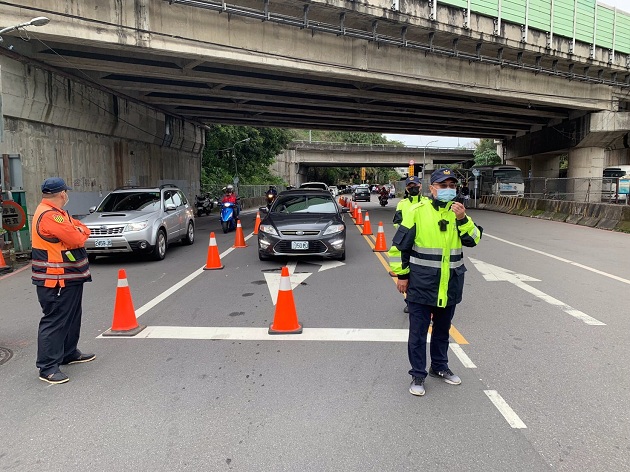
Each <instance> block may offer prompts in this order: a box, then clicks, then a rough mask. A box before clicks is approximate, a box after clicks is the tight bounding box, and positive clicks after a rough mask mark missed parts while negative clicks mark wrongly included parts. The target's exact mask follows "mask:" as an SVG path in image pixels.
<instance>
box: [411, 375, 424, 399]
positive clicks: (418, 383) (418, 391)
mask: <svg viewBox="0 0 630 472" xmlns="http://www.w3.org/2000/svg"><path fill="white" fill-rule="evenodd" d="M409 393H411V394H412V395H416V396H417V397H421V396H422V395H424V393H425V391H424V377H413V379H412V380H411V385H409Z"/></svg>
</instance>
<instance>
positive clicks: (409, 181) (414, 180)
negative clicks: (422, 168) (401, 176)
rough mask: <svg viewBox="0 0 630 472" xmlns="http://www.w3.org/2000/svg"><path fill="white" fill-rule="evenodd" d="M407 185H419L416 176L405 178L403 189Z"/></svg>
mask: <svg viewBox="0 0 630 472" xmlns="http://www.w3.org/2000/svg"><path fill="white" fill-rule="evenodd" d="M409 184H416V185H420V179H419V178H418V176H416V175H411V176H409V177H407V180H405V187H406V186H407V185H409Z"/></svg>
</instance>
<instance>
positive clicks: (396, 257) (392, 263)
mask: <svg viewBox="0 0 630 472" xmlns="http://www.w3.org/2000/svg"><path fill="white" fill-rule="evenodd" d="M424 198H426V197H423V196H421V195H418V196H415V197H407V198H402V199H401V200H400V201H399V202H398V205H396V212H395V213H394V220H393V223H394V228H396V229H398V226H400V223H401V222H402V221H403V219H404V218H405V215H406V214H407V212H408V211H409V209H410V208H411V207H412V206H413V205H414V204H416V203H418V202H419V201H420V200H422V199H424ZM387 258H388V259H389V270H390V271H391V272H393V273H394V274H396V275H398V274H400V273H401V271H402V259H401V257H400V249H398V248H397V247H396V246H394V245H393V244H392V246H391V247H390V248H389V251H387Z"/></svg>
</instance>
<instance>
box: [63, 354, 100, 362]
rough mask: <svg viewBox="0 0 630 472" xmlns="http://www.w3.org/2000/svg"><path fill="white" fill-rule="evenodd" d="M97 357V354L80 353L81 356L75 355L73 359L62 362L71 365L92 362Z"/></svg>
mask: <svg viewBox="0 0 630 472" xmlns="http://www.w3.org/2000/svg"><path fill="white" fill-rule="evenodd" d="M94 359H96V354H83V353H81V354H79V357H75V358H74V359H72V360H71V361H67V362H65V361H64V362H62V363H61V365H70V364H82V363H83V362H90V361H93V360H94Z"/></svg>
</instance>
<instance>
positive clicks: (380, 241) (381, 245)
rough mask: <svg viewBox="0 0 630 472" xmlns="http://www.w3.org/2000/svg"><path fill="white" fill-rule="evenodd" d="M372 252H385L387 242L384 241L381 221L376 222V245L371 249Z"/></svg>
mask: <svg viewBox="0 0 630 472" xmlns="http://www.w3.org/2000/svg"><path fill="white" fill-rule="evenodd" d="M373 251H374V252H387V243H386V242H385V230H384V229H383V222H382V221H379V222H378V232H377V233H376V245H375V246H374V249H373Z"/></svg>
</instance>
